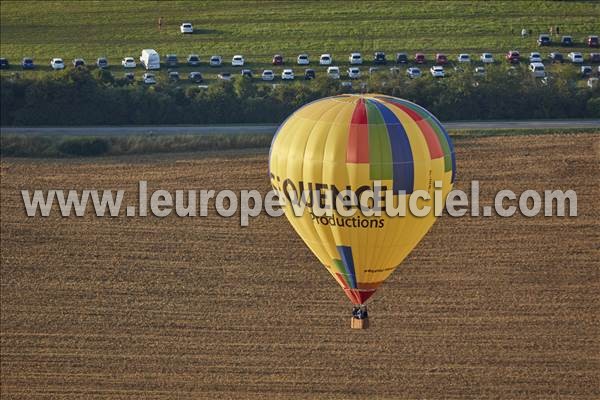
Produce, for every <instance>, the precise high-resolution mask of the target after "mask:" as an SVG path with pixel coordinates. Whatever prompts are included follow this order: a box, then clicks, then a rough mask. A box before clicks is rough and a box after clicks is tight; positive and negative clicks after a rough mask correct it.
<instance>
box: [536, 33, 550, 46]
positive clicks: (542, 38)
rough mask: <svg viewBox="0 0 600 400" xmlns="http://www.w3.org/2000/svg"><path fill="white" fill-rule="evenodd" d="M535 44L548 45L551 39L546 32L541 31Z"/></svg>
mask: <svg viewBox="0 0 600 400" xmlns="http://www.w3.org/2000/svg"><path fill="white" fill-rule="evenodd" d="M537 44H538V46H550V44H552V39H551V38H550V35H548V34H547V33H542V34H541V35H540V36H538V39H537Z"/></svg>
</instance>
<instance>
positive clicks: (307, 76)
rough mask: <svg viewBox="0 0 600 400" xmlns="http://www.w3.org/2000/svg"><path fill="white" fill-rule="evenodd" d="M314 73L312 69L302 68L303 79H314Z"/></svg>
mask: <svg viewBox="0 0 600 400" xmlns="http://www.w3.org/2000/svg"><path fill="white" fill-rule="evenodd" d="M315 77H316V74H315V70H314V69H310V68H309V69H305V70H304V79H305V80H307V81H309V80H311V79H315Z"/></svg>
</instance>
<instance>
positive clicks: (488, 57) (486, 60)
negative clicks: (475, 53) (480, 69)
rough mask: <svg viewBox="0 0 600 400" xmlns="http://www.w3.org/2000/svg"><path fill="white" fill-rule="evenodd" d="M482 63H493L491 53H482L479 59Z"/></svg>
mask: <svg viewBox="0 0 600 400" xmlns="http://www.w3.org/2000/svg"><path fill="white" fill-rule="evenodd" d="M479 59H480V60H481V62H482V63H485V64H491V63H493V62H494V56H493V55H492V53H482V54H481V57H479Z"/></svg>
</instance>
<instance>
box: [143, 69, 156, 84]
mask: <svg viewBox="0 0 600 400" xmlns="http://www.w3.org/2000/svg"><path fill="white" fill-rule="evenodd" d="M142 81H143V82H144V83H145V84H146V85H154V84H155V83H156V77H155V76H154V74H153V73H152V72H146V73H145V74H144V75H142Z"/></svg>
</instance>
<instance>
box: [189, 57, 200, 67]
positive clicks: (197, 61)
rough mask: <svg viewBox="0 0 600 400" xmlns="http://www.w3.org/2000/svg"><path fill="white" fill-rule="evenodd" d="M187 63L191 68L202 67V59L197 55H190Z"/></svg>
mask: <svg viewBox="0 0 600 400" xmlns="http://www.w3.org/2000/svg"><path fill="white" fill-rule="evenodd" d="M187 63H188V65H189V66H192V67H195V66H196V65H200V57H198V55H196V54H190V55H189V56H188V58H187Z"/></svg>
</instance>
